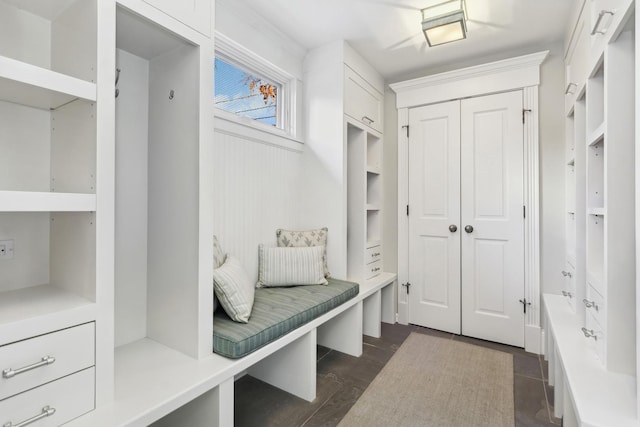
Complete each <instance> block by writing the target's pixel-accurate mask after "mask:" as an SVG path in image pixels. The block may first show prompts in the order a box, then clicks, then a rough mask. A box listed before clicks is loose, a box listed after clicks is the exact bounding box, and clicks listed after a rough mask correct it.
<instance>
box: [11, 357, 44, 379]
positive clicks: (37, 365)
mask: <svg viewBox="0 0 640 427" xmlns="http://www.w3.org/2000/svg"><path fill="white" fill-rule="evenodd" d="M55 361H56V358H55V357H51V356H45V357H43V358H42V360H41V361H39V362H37V363H34V364H33V365H29V366H25V367H24V368H20V369H11V368H7V369H5V370H4V371H2V377H3V378H13V377H15V376H16V375H19V374H23V373H25V372H28V371H31V370H33V369H36V368H40V367H42V366H47V365H51V364H52V363H53V362H55Z"/></svg>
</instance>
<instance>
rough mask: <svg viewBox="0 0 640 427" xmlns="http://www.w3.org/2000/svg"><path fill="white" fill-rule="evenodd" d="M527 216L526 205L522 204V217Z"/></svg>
mask: <svg viewBox="0 0 640 427" xmlns="http://www.w3.org/2000/svg"><path fill="white" fill-rule="evenodd" d="M526 217H527V207H526V206H524V205H523V206H522V218H526Z"/></svg>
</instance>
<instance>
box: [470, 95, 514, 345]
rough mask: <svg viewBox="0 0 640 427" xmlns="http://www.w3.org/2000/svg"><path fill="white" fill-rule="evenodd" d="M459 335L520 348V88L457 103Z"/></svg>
mask: <svg viewBox="0 0 640 427" xmlns="http://www.w3.org/2000/svg"><path fill="white" fill-rule="evenodd" d="M461 122H462V130H461V146H462V149H461V169H462V175H461V177H462V178H461V193H462V199H461V226H462V228H463V229H464V228H465V227H467V226H471V227H473V231H472V232H466V231H463V232H462V233H461V239H462V264H461V266H462V267H461V268H462V334H463V335H468V336H473V337H476V338H482V339H486V340H490V341H497V342H501V343H504V344H509V345H514V346H517V347H523V346H524V310H523V305H522V304H521V303H520V302H519V301H520V300H522V299H523V298H524V212H523V207H524V177H523V172H524V169H523V151H524V148H523V123H522V91H514V92H507V93H501V94H496V95H488V96H483V97H478V98H470V99H465V100H463V101H462V105H461Z"/></svg>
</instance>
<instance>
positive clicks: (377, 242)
mask: <svg viewBox="0 0 640 427" xmlns="http://www.w3.org/2000/svg"><path fill="white" fill-rule="evenodd" d="M381 244H382V240H379V239H377V240H367V244H366V245H365V246H366V247H367V249H371V248H373V247H376V246H380V245H381Z"/></svg>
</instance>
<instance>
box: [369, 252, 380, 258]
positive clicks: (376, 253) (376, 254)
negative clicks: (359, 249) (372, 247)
mask: <svg viewBox="0 0 640 427" xmlns="http://www.w3.org/2000/svg"><path fill="white" fill-rule="evenodd" d="M377 256H380V252H375V253H372V254H371V258H375V257H377Z"/></svg>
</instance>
